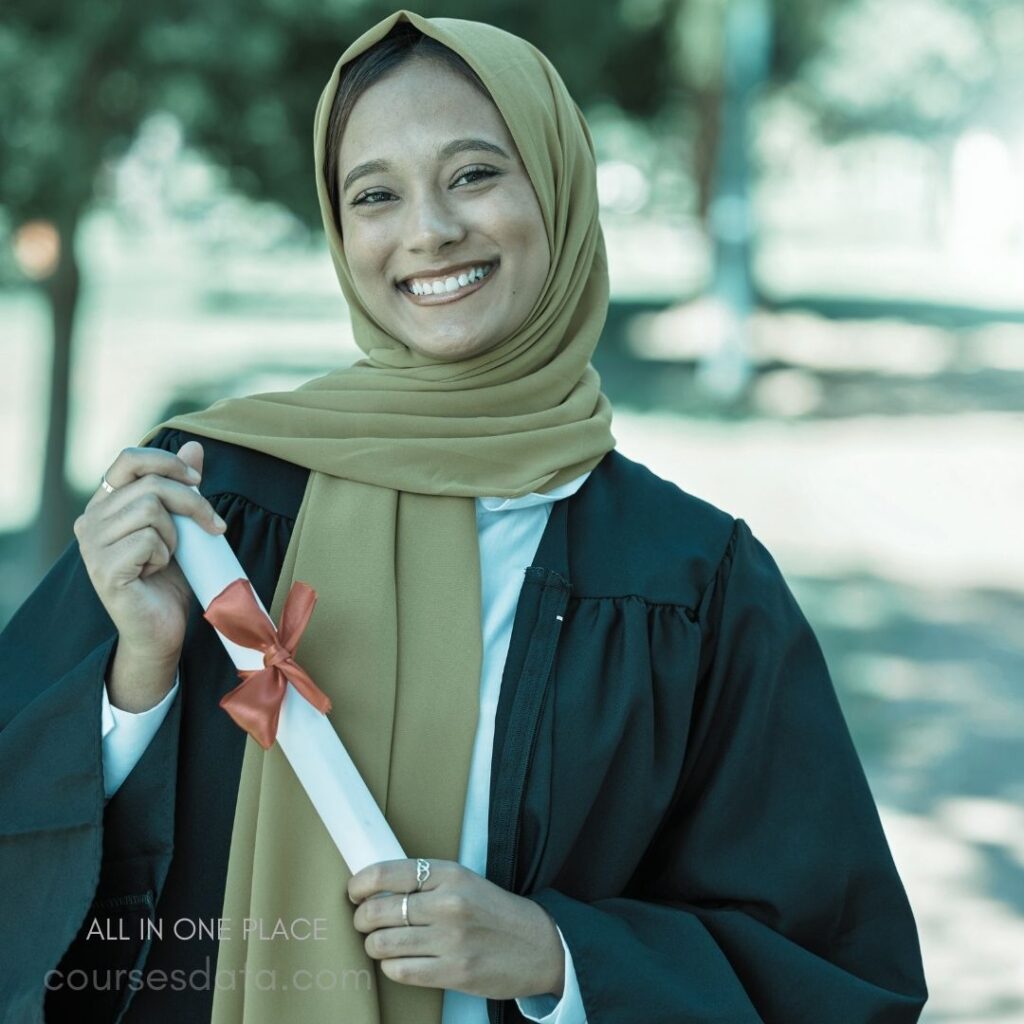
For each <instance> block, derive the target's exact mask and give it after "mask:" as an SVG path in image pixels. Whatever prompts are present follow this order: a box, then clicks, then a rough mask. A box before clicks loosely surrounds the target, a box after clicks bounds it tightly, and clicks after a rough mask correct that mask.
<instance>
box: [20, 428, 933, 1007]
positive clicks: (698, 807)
mask: <svg viewBox="0 0 1024 1024" xmlns="http://www.w3.org/2000/svg"><path fill="white" fill-rule="evenodd" d="M191 436H193V435H189V434H187V433H184V432H181V431H166V430H165V431H163V432H162V433H161V434H160V435H158V436H157V437H156V438H154V440H153V441H152V444H153V445H154V446H159V447H161V448H164V449H167V450H169V451H176V450H177V448H178V447H179V446H180V445H181V444H182V443H184V441H185V440H187V439H189V437H191ZM199 440H200V441H202V443H203V445H204V446H205V449H206V459H205V471H204V477H203V482H202V485H201V490H202V491H203V493H204V494H205V495H206V496H207V497H208V498H209V499H210V501H211V502H212V504H213V505H214V507H215V508H216V509H217V511H218V512H219V513H220V515H221V516H223V518H224V519H225V520H226V521H227V524H228V529H227V532H226V536H227V538H228V540H229V541H230V543H231V544H232V547H233V548H234V549H235V551H236V552H237V554H238V556H239V559H240V561H241V563H242V565H243V567H244V568H245V570H246V572H247V573H248V574H249V577H250V579H251V580H252V582H253V584H254V586H255V588H256V590H257V592H258V593H259V595H260V597H261V599H262V600H263V601H264V603H265V604H266V605H267V606H268V607H269V605H270V601H271V598H272V596H273V593H274V589H275V586H276V580H277V576H278V573H279V571H280V566H281V563H282V559H283V557H284V553H285V550H286V548H287V545H288V541H289V537H290V534H291V530H292V527H293V525H294V520H295V516H296V514H297V512H298V509H299V504H300V502H301V500H302V495H303V491H304V487H305V482H306V471H305V470H304V469H301V468H299V467H296V466H294V465H291V464H289V463H285V462H282V461H280V460H278V459H275V458H272V457H270V456H266V455H263V454H261V453H257V452H252V451H249V450H247V449H241V448H238V447H236V446H233V445H228V444H224V443H221V442H217V441H211V440H209V439H207V438H199ZM342 632H343V630H341V629H339V633H342ZM116 639H117V637H116V632H115V630H114V628H113V624H112V623H111V621H110V619H109V617H108V616H107V614H106V612H105V610H104V609H103V607H102V605H101V604H100V603H99V601H98V599H97V598H96V595H95V592H94V591H93V589H92V586H91V584H90V582H89V579H88V576H87V574H86V572H85V570H84V567H83V564H82V562H81V559H80V557H79V555H78V547H77V542H72V543H71V544H70V545H69V547H68V549H67V550H66V551H65V552H64V554H63V555H62V556H61V558H60V559H59V560H58V561H57V562H56V564H55V565H54V566H53V568H52V569H51V571H50V572H49V574H48V575H47V576H46V578H45V579H44V580H43V581H42V582H41V583H40V584H39V586H38V587H37V588H36V590H35V591H34V592H33V593H32V594H31V595H30V596H29V598H28V599H27V600H26V601H25V603H24V604H23V605H22V607H21V608H20V609H19V611H18V612H17V613H16V614H15V616H14V618H13V619H12V620H11V622H10V623H9V624H8V626H7V628H6V629H5V630H4V631H3V633H2V634H0V666H2V667H0V673H2V677H0V771H2V777H3V779H4V784H3V788H2V795H0V894H2V899H3V912H2V914H0V950H2V951H3V956H2V958H0V1021H2V1022H8V1024H14V1022H18V1024H23V1022H33V1024H34V1022H38V1021H41V1020H43V1019H44V1017H43V1010H44V999H45V1020H47V1021H65V1020H68V1021H71V1020H75V1021H78V1020H86V1019H88V1020H90V1021H108V1020H109V1021H114V1020H123V1021H128V1022H132V1024H134V1022H146V1024H154V1022H164V1021H180V1020H187V1021H190V1022H198V1021H202V1020H207V1019H208V1018H209V1010H210V1005H211V1002H212V997H213V991H212V985H213V982H214V980H215V969H216V958H217V944H216V938H215V937H213V936H210V935H200V936H194V937H187V936H186V937H185V938H181V939H178V938H176V937H175V936H174V934H173V929H172V924H173V923H174V922H176V921H184V922H186V923H185V925H184V931H183V932H182V934H186V933H187V932H188V930H189V929H190V928H192V927H194V926H195V924H196V923H197V922H201V921H205V922H210V921H213V920H215V919H216V918H217V917H218V916H219V915H220V912H221V909H222V898H223V888H224V880H225V877H226V870H227V855H228V849H229V842H230V836H231V827H232V820H233V813H234V804H235V796H236V792H237V784H238V778H239V773H240V769H241V762H242V750H243V745H244V741H245V734H244V733H243V732H242V731H241V730H240V729H239V728H238V727H237V726H236V725H235V724H234V723H233V722H232V721H231V720H230V719H229V718H228V716H227V715H226V714H225V713H224V712H223V711H222V710H221V709H220V708H219V707H218V706H217V702H218V700H219V698H220V697H221V695H223V694H224V693H225V692H226V691H227V690H228V689H230V688H232V687H233V686H234V685H235V684H236V682H237V679H236V677H235V673H234V669H233V667H232V666H231V664H230V662H229V660H228V658H227V655H226V653H225V652H224V650H223V648H222V646H221V645H220V643H219V641H218V640H217V638H216V636H215V634H214V632H213V630H212V628H211V627H210V626H209V625H208V624H207V623H206V622H205V620H203V619H202V617H201V609H200V608H199V606H198V603H196V602H194V603H193V609H192V614H191V616H190V620H189V626H188V632H187V635H186V643H185V647H184V650H183V654H182V660H181V665H180V670H181V684H182V685H181V687H180V689H179V692H178V694H177V695H176V697H175V699H174V701H173V703H172V705H171V708H170V711H169V713H168V715H167V717H166V719H165V720H164V722H163V724H162V725H161V727H160V729H159V731H158V732H157V735H156V737H155V739H154V740H153V742H152V743H151V744H150V746H149V747H148V748H147V749H146V752H145V754H144V755H143V757H142V759H141V760H140V761H139V763H138V764H137V765H136V766H135V768H134V769H133V770H132V772H131V773H130V774H129V776H128V778H127V779H126V780H125V782H124V783H123V785H122V786H121V788H120V789H119V790H118V791H117V792H116V793H115V795H114V796H113V798H112V799H111V800H109V801H107V802H105V801H104V794H103V782H102V760H101V741H100V710H101V700H100V698H101V691H102V687H103V685H104V677H105V674H106V671H107V668H108V665H109V662H110V659H111V657H112V655H113V652H114V649H115V645H116ZM488 827H489V836H490V843H489V848H488V862H487V872H486V873H487V877H488V878H489V879H490V880H492V881H493V882H495V883H496V884H498V885H500V886H502V887H504V888H506V889H508V890H510V891H512V892H516V893H519V894H522V895H525V896H529V897H530V898H532V899H534V900H536V901H537V902H538V903H539V904H540V905H541V906H543V907H544V908H545V909H547V910H548V912H549V913H550V914H551V915H552V917H553V918H554V920H555V921H556V922H557V924H558V925H559V927H560V928H561V930H562V932H563V934H564V935H565V939H566V942H567V943H568V946H569V948H570V950H571V951H572V955H573V960H574V963H575V969H576V974H577V977H578V979H579V984H580V990H581V994H582V998H583V1003H584V1006H585V1008H586V1012H587V1018H588V1021H589V1024H635V1022H636V1024H638V1022H644V1024H661V1022H664V1024H669V1022H672V1024H682V1022H694V1024H697V1022H701V1024H704V1022H712V1021H714V1022H730V1024H747V1022H750V1024H753V1022H772V1024H823V1022H837V1024H838V1022H842V1024H867V1022H871V1024H909V1022H912V1021H916V1020H917V1019H918V1017H919V1015H920V1012H921V1008H922V1006H923V1005H924V1003H925V1000H926V998H927V991H926V986H925V979H924V974H923V970H922V964H921V957H920V950H919V944H918V936H917V931H916V926H915V922H914V918H913V915H912V912H911V908H910V906H909V903H908V901H907V897H906V894H905V891H904V888H903V885H902V883H901V880H900V878H899V875H898V874H897V871H896V868H895V866H894V864H893V860H892V857H891V854H890V851H889V848H888V845H887V842H886V839H885V836H884V833H883V831H882V827H881V824H880V821H879V818H878V813H877V810H876V807H875V804H874V802H873V799H872V795H871V792H870V790H869V788H868V784H867V781H866V779H865V776H864V773H863V769H862V767H861V764H860V761H859V759H858V756H857V753H856V751H855V749H854V746H853V743H852V741H851V738H850V734H849V731H848V729H847V726H846V722H845V720H844V718H843V715H842V712H841V709H840V706H839V703H838V701H837V698H836V694H835V691H834V688H833V685H832V682H831V680H830V677H829V673H828V670H827V667H826V665H825V661H824V659H823V656H822V653H821V650H820V647H819V645H818V643H817V641H816V639H815V637H814V634H813V632H812V631H811V628H810V626H809V625H808V623H807V621H806V619H805V617H804V615H803V614H802V612H801V611H800V609H799V607H798V606H797V604H796V602H795V600H794V598H793V596H792V594H791V592H790V590H789V588H788V586H787V585H786V583H785V581H784V579H783V577H782V575H781V573H780V571H779V569H778V567H777V565H776V563H775V562H774V560H773V559H772V557H771V555H770V554H769V553H768V551H767V550H766V549H765V548H764V547H763V545H762V544H761V543H760V542H759V541H758V540H757V539H756V538H755V537H754V536H753V535H752V534H751V531H750V529H749V528H748V526H747V524H746V523H745V522H744V521H743V520H741V519H733V518H732V517H731V516H729V515H727V514H726V513H724V512H722V511H720V510H719V509H717V508H715V507H714V506H712V505H710V504H708V503H707V502H704V501H701V500H700V499H698V498H695V497H693V496H692V495H689V494H687V493H685V492H684V491H682V490H680V489H679V488H678V487H676V486H675V485H674V484H671V483H669V482H667V481H665V480H662V479H661V478H659V477H657V476H656V475H654V474H653V473H652V472H650V470H648V469H646V468H645V467H644V466H642V465H640V464H639V463H636V462H634V461H631V460H630V459H628V458H626V457H625V456H623V455H622V454H620V453H619V452H617V451H612V452H610V453H609V454H608V455H607V456H606V457H605V458H604V459H603V460H602V461H601V462H600V464H599V465H598V466H597V467H596V468H595V469H594V471H593V472H592V473H591V475H590V477H589V478H588V480H587V481H586V482H585V483H584V485H583V486H582V487H581V488H580V489H579V491H577V493H576V494H575V495H573V496H571V497H569V498H567V499H564V500H561V501H559V502H557V503H556V504H555V505H554V507H553V510H552V513H551V516H550V519H549V521H548V524H547V527H546V529H545V531H544V534H543V537H542V540H541V543H540V547H539V549H538V551H537V554H536V557H535V558H534V562H533V564H532V565H531V567H530V568H529V569H527V570H526V573H525V579H524V584H523V589H522V594H521V596H520V600H519V604H518V606H517V609H516V614H515V620H514V626H513V631H512V639H511V644H510V649H509V653H508V658H507V661H506V666H505V671H504V675H503V679H502V685H501V692H500V698H499V705H498V709H497V714H496V720H495V736H494V747H493V769H492V776H491V804H490V813H489V819H488ZM146 918H155V919H157V920H160V921H162V922H163V935H162V937H160V936H157V935H155V934H153V932H152V930H151V931H150V932H149V934H148V936H145V929H141V931H140V925H141V924H142V923H143V922H144V920H145V919H146ZM94 920H95V921H99V922H100V927H101V928H102V929H103V934H105V935H106V936H108V938H106V939H99V938H97V937H96V932H95V926H94V925H93V922H94ZM90 926H93V928H92V930H93V937H92V938H89V937H88V931H89V928H90ZM120 935H125V936H128V937H127V938H124V939H121V938H117V937H116V936H120ZM143 936H145V937H143ZM97 969H98V970H99V972H100V973H98V974H97V973H94V972H95V971H96V970H97ZM118 969H121V971H122V973H121V975H120V978H119V979H117V976H116V975H115V974H114V973H113V972H115V971H117V970H118ZM132 970H134V971H135V973H134V974H131V973H129V972H130V971H132ZM48 971H54V972H55V973H51V974H47V972H48ZM158 971H161V972H164V973H163V975H160V974H157V973H156V972H158ZM76 972H85V973H76ZM175 972H178V973H175ZM204 972H205V973H204ZM161 978H162V981H163V983H162V985H161ZM108 979H110V981H109V983H108ZM115 979H116V981H115ZM154 979H155V980H154ZM488 1012H489V1016H490V1019H491V1021H492V1024H513V1022H517V1021H523V1020H525V1018H523V1017H522V1016H521V1015H520V1014H519V1012H518V1010H517V1007H516V1004H515V1002H514V1001H512V1000H508V1001H502V1002H500V1003H499V1002H496V1001H489V1002H488ZM411 1024H412V1022H411Z"/></svg>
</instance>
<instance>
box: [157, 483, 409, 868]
mask: <svg viewBox="0 0 1024 1024" xmlns="http://www.w3.org/2000/svg"><path fill="white" fill-rule="evenodd" d="M193 490H196V491H198V488H193ZM171 518H172V519H173V520H174V526H175V529H176V530H177V531H178V547H177V550H176V551H175V553H174V557H175V559H176V560H177V562H178V564H179V565H180V566H181V570H182V572H183V573H184V574H185V578H186V579H187V580H188V582H189V584H190V586H191V587H192V589H193V591H195V595H196V597H197V598H198V599H199V603H200V604H201V605H202V606H203V608H204V609H206V608H208V607H209V605H210V602H211V601H212V600H213V599H214V598H215V597H216V596H217V595H218V594H219V593H220V592H221V591H222V590H223V589H224V588H225V587H226V586H227V585H228V584H229V583H233V582H234V581H235V580H237V579H240V578H243V577H245V571H244V570H243V569H242V566H241V564H240V563H239V561H238V559H237V558H236V557H235V553H234V551H232V550H231V546H230V545H229V544H228V542H227V540H225V538H224V537H223V536H221V535H214V534H211V533H207V532H206V531H205V530H204V529H203V528H202V527H201V526H200V525H199V524H198V523H197V522H196V521H195V520H194V519H191V518H190V517H188V516H180V515H172V516H171ZM253 594H254V595H255V596H256V601H257V603H258V604H259V606H260V608H262V609H263V612H264V614H266V615H267V619H268V620H269V619H270V615H269V614H267V610H266V608H264V607H263V602H262V601H260V599H259V595H256V592H255V590H254V591H253ZM313 615H314V616H315V615H316V610H315V609H314V611H313ZM271 621H272V620H271ZM274 625H275V628H276V623H275V624H274ZM217 636H219V637H220V641H221V643H222V644H223V645H224V647H225V649H226V650H227V652H228V655H229V656H230V658H231V660H232V661H233V662H234V664H235V667H236V668H239V669H261V668H263V653H262V652H261V651H256V650H251V649H249V648H247V647H240V646H239V645H238V644H236V643H234V642H232V641H231V640H229V639H228V638H227V637H225V636H224V635H223V634H221V633H220V632H219V631H218V632H217ZM314 682H315V680H314ZM221 713H222V714H227V712H221ZM277 742H278V743H279V744H280V745H281V750H282V751H283V752H284V755H285V757H287V758H288V761H289V763H290V764H291V766H292V768H293V770H294V771H295V774H296V776H298V779H299V782H301V783H302V787H303V789H305V791H306V792H307V793H308V794H309V798H310V800H312V801H313V806H314V807H315V808H316V812H317V814H319V815H320V818H321V819H322V820H323V823H324V825H326V826H327V831H328V832H329V833H330V835H331V838H332V839H333V840H334V845H335V846H337V847H338V850H339V852H340V853H341V856H342V857H343V858H344V860H345V863H346V864H347V865H348V869H349V871H350V872H351V873H352V874H353V875H354V874H355V873H356V872H357V871H361V870H362V869H363V868H364V867H366V866H367V865H369V864H374V863H376V862H377V861H381V860H398V859H401V858H404V857H405V853H403V852H402V848H401V846H399V845H398V840H397V839H396V838H395V834H394V833H393V832H392V831H391V826H390V825H388V823H387V821H386V820H385V818H384V815H383V814H382V813H381V810H380V808H379V807H378V806H377V803H376V801H375V800H374V799H373V795H372V794H371V793H370V790H369V789H368V788H367V786H366V783H365V782H364V781H363V778H362V776H361V775H360V774H359V771H358V769H357V768H356V766H355V764H354V763H353V761H352V758H351V757H349V755H348V751H347V750H346V749H345V747H344V745H343V744H342V742H341V739H340V738H339V737H338V734H337V733H336V732H335V731H334V727H333V726H332V725H331V723H330V722H329V721H328V719H327V716H326V715H324V714H321V713H320V712H319V711H317V709H316V708H314V707H313V706H312V705H311V704H310V703H309V702H308V701H307V700H305V698H303V697H302V695H301V694H300V693H299V692H298V691H297V690H296V689H295V687H294V686H292V685H291V683H289V684H288V686H287V688H286V694H285V699H284V702H283V703H282V705H281V716H280V719H279V721H278V726H277Z"/></svg>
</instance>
